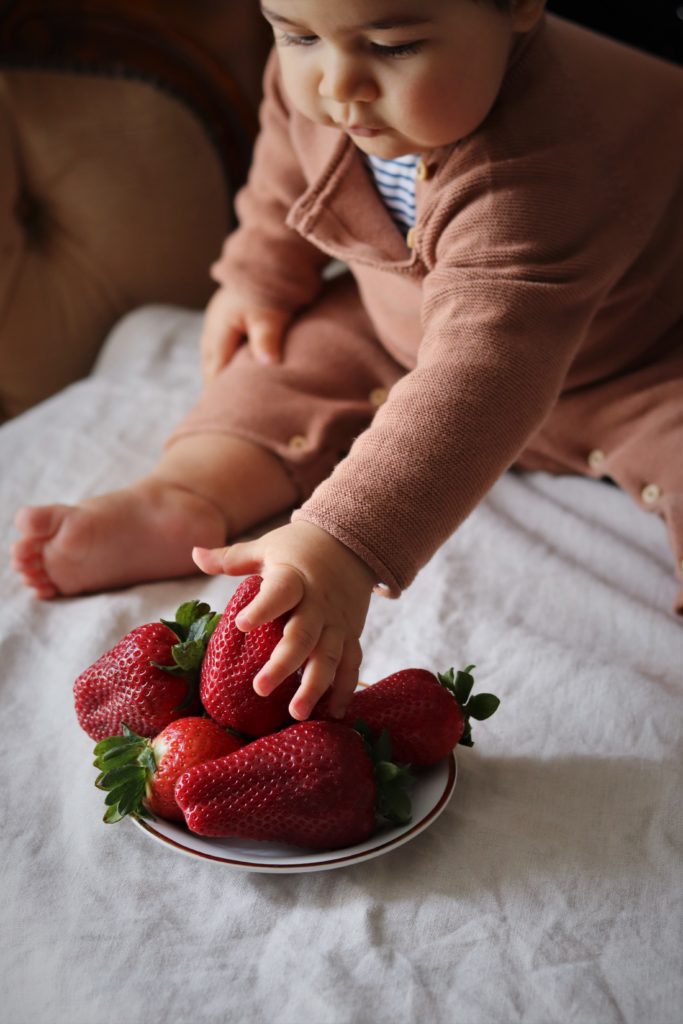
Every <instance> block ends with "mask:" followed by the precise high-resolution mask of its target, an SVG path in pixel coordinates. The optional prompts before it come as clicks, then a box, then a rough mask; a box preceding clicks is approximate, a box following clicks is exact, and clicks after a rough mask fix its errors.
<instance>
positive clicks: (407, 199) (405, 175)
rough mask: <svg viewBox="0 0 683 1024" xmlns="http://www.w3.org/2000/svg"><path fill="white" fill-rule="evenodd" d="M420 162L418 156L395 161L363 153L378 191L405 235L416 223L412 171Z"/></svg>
mask: <svg viewBox="0 0 683 1024" xmlns="http://www.w3.org/2000/svg"><path fill="white" fill-rule="evenodd" d="M419 159H420V157H419V154H417V153H409V154H408V155H407V156H398V157H396V159H395V160H382V159H381V157H378V156H370V155H369V154H366V160H367V163H368V166H369V168H370V171H371V172H372V176H373V178H374V180H375V185H376V186H377V191H378V192H379V194H380V195H381V197H382V199H383V200H384V202H385V204H386V205H387V207H388V209H389V212H390V213H391V215H392V216H393V218H394V220H395V221H396V223H397V224H398V225H399V227H400V228H401V229H402V231H403V232H404V234H405V232H406V231H407V230H408V228H411V227H412V226H413V224H414V223H415V168H416V167H417V163H418V160H419Z"/></svg>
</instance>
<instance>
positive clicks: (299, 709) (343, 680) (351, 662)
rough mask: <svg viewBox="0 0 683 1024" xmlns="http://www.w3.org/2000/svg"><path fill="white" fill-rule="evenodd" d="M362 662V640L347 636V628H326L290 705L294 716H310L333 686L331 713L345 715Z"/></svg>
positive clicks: (340, 716) (339, 716) (337, 716)
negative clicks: (360, 641) (344, 629)
mask: <svg viewBox="0 0 683 1024" xmlns="http://www.w3.org/2000/svg"><path fill="white" fill-rule="evenodd" d="M360 662H361V648H360V643H359V641H358V640H356V639H348V638H346V637H345V634H344V631H343V630H341V629H339V628H335V627H333V626H328V627H326V628H325V629H323V631H322V633H321V634H320V640H319V641H318V643H317V645H316V648H315V650H314V651H313V653H312V654H311V656H310V657H309V659H308V661H307V663H306V668H305V669H304V673H303V676H302V679H301V686H300V687H299V689H298V690H297V692H296V693H295V694H294V697H293V698H292V701H291V703H290V705H289V713H290V715H291V716H292V718H298V719H305V718H308V717H309V715H310V714H311V712H312V711H313V709H314V708H315V706H316V704H317V703H318V701H319V700H320V698H321V697H322V696H323V695H324V694H325V693H326V692H327V690H329V689H330V687H334V690H333V694H332V697H331V698H330V704H329V711H330V714H332V715H333V716H334V717H335V718H343V716H344V712H345V711H346V707H347V705H348V703H349V701H350V700H351V694H352V693H353V691H354V690H355V688H356V684H357V682H358V669H359V668H360Z"/></svg>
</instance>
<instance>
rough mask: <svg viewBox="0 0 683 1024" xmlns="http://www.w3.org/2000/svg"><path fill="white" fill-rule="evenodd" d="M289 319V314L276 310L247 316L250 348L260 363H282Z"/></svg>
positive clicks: (262, 311)
mask: <svg viewBox="0 0 683 1024" xmlns="http://www.w3.org/2000/svg"><path fill="white" fill-rule="evenodd" d="M289 318H290V317H289V313H284V312H282V311H281V310H275V309H271V310H259V311H258V312H257V313H252V314H248V315H247V318H246V319H247V332H248V336H249V348H250V349H251V351H252V352H253V354H254V357H255V358H256V359H257V360H258V361H259V362H260V363H277V362H279V361H280V357H281V350H282V339H283V336H284V332H285V327H286V325H287V322H288V320H289Z"/></svg>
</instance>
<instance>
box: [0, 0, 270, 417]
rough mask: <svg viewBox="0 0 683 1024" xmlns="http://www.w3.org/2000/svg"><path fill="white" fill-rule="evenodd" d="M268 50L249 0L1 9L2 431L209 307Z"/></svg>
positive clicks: (54, 0) (3, 1)
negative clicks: (117, 331) (136, 328)
mask: <svg viewBox="0 0 683 1024" xmlns="http://www.w3.org/2000/svg"><path fill="white" fill-rule="evenodd" d="M268 46H269V39H268V32H267V26H266V25H265V23H264V22H263V20H262V18H261V17H260V15H259V12H258V5H257V4H256V3H251V2H247V0H199V2H193V3H192V4H188V3H186V2H184V0H145V2H142V3H140V2H137V3H136V2H135V0H0V422H2V420H6V419H8V418H10V417H12V416H14V415H16V414H17V413H20V412H22V411H23V410H25V409H27V408H29V407H30V406H31V405H34V404H35V403H37V402H39V401H41V400H42V399H44V398H46V397H47V396H49V395H50V394H53V393H54V392H56V391H57V390H59V389H61V388H62V387H64V386H65V385H67V384H69V383H70V382H72V381H74V380H76V379H78V378H80V377H82V376H84V375H85V374H87V373H88V371H89V369H90V367H91V366H92V363H93V361H94V360H95V358H96V356H97V353H98V351H99V349H100V346H101V345H102V342H103V340H104V339H105V337H106V335H107V333H108V331H109V330H110V329H111V327H112V326H113V325H114V324H115V323H116V321H117V320H118V319H120V317H121V316H123V315H124V314H125V313H126V312H128V311H130V310H131V309H133V308H135V307H137V306H141V305H145V304H148V303H154V302H162V303H174V304H178V305H182V306H186V307H190V308H201V307H202V306H203V305H204V303H205V302H206V300H207V298H208V297H209V295H210V293H211V290H212V287H213V286H212V283H211V281H210V278H209V276H208V266H209V264H210V263H211V261H212V260H213V259H214V258H215V257H216V255H217V254H218V252H219V250H220V246H221V242H222V239H223V237H224V235H225V234H226V232H227V231H228V230H229V229H230V227H231V225H232V200H233V197H234V193H235V191H236V189H237V188H238V187H239V185H240V184H241V183H242V181H243V179H244V176H245V174H246V169H247V166H248V161H249V156H250V151H251V145H252V142H253V137H254V134H255V130H256V110H257V105H258V99H259V90H260V79H261V71H262V67H263V64H264V61H265V58H266V55H267V51H268Z"/></svg>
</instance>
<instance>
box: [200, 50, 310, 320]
mask: <svg viewBox="0 0 683 1024" xmlns="http://www.w3.org/2000/svg"><path fill="white" fill-rule="evenodd" d="M279 79H280V75H279V65H278V62H277V55H276V52H275V51H273V52H272V54H271V56H270V58H269V60H268V64H267V67H266V70H265V74H264V98H263V102H262V104H261V110H260V132H259V136H258V138H257V140H256V144H255V148H254V157H253V161H252V165H251V169H250V173H249V177H248V180H247V183H246V184H245V186H244V187H243V188H242V189H241V190H240V192H239V193H238V195H237V198H236V200H235V208H236V212H237V217H238V222H239V226H238V228H237V229H236V230H235V231H234V232H233V233H232V234H231V235H229V236H228V238H227V239H226V241H225V244H224V246H223V250H222V253H221V256H220V258H219V260H218V261H217V262H216V263H215V264H214V266H213V268H212V275H213V277H214V278H215V280H217V281H218V282H219V283H221V284H225V285H231V284H234V285H235V286H237V287H239V288H240V290H242V291H244V292H247V293H248V294H250V295H252V296H253V297H254V301H256V302H259V303H262V304H264V305H270V306H276V307H278V308H283V309H288V310H291V311H294V310H296V309H298V308H300V307H302V306H304V305H306V304H307V303H309V302H311V301H312V300H313V299H314V298H315V296H316V295H317V294H318V293H319V291H320V289H321V286H322V279H321V272H322V268H323V267H324V266H325V265H326V264H327V263H328V262H329V257H328V256H326V255H325V254H324V253H322V252H320V250H319V249H317V248H316V247H315V246H314V245H312V244H311V243H310V242H308V241H306V240H305V239H304V238H302V237H301V236H300V235H299V234H298V233H297V232H296V231H294V230H293V229H292V228H289V227H288V226H287V225H286V223H285V220H286V217H287V214H288V212H289V210H290V208H291V206H292V205H293V204H294V202H295V201H296V200H297V199H298V198H299V196H301V195H302V193H303V192H304V191H305V190H306V187H307V183H306V180H305V178H304V175H303V172H302V170H301V166H300V163H299V160H298V158H297V155H296V153H295V152H294V149H293V146H292V143H291V139H290V135H289V110H288V108H287V104H286V101H285V99H284V97H283V94H282V91H281V88H280V80H279Z"/></svg>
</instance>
